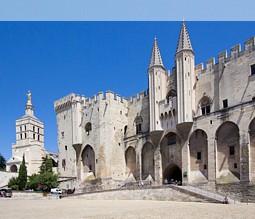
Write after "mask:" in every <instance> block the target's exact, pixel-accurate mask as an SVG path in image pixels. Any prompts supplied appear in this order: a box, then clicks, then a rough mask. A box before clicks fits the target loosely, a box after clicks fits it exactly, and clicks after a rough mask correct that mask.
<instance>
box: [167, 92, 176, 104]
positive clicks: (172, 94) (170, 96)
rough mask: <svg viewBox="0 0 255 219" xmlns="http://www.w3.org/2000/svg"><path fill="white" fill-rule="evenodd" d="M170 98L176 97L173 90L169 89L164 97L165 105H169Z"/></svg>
mask: <svg viewBox="0 0 255 219" xmlns="http://www.w3.org/2000/svg"><path fill="white" fill-rule="evenodd" d="M172 97H176V91H175V90H174V89H171V90H170V91H169V92H168V93H167V95H166V100H167V103H169V101H170V99H171V98H172Z"/></svg>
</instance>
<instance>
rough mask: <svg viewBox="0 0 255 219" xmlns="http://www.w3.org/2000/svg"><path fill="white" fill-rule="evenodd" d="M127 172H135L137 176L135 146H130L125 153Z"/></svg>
mask: <svg viewBox="0 0 255 219" xmlns="http://www.w3.org/2000/svg"><path fill="white" fill-rule="evenodd" d="M125 160H126V173H127V174H128V176H129V175H130V174H133V176H134V177H136V153H135V149H134V148H133V147H129V148H128V149H127V150H126V153H125Z"/></svg>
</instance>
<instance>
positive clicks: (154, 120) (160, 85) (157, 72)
mask: <svg viewBox="0 0 255 219" xmlns="http://www.w3.org/2000/svg"><path fill="white" fill-rule="evenodd" d="M148 77H149V103H150V131H155V130H161V129H162V128H161V125H160V122H159V101H161V100H163V99H165V97H166V83H167V76H166V74H165V67H164V65H163V61H162V58H161V55H160V51H159V47H158V44H157V40H156V38H155V39H154V45H153V48H152V53H151V60H150V66H149V69H148Z"/></svg>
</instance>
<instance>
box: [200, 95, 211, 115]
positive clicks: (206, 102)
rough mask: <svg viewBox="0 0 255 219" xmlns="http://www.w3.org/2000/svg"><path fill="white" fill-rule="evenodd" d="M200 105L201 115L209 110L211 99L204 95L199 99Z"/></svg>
mask: <svg viewBox="0 0 255 219" xmlns="http://www.w3.org/2000/svg"><path fill="white" fill-rule="evenodd" d="M200 106H201V113H202V115H206V114H208V113H210V112H211V100H210V98H209V97H207V96H204V97H203V98H202V99H201V100H200Z"/></svg>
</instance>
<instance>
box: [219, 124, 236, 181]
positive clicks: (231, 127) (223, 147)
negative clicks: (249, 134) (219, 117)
mask: <svg viewBox="0 0 255 219" xmlns="http://www.w3.org/2000/svg"><path fill="white" fill-rule="evenodd" d="M216 139H217V171H218V177H217V181H218V182H219V183H230V182H237V181H239V179H240V143H239V128H238V126H237V125H236V124H235V123H233V122H224V123H223V124H222V125H221V126H220V127H219V128H218V130H217V132H216Z"/></svg>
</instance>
